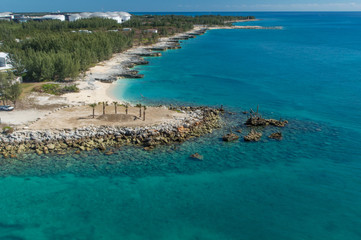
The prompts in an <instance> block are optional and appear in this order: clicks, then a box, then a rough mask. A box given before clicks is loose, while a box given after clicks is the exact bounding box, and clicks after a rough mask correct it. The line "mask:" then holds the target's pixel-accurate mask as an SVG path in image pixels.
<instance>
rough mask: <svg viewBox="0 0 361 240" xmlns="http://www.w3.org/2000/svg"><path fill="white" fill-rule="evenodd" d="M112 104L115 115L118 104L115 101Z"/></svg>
mask: <svg viewBox="0 0 361 240" xmlns="http://www.w3.org/2000/svg"><path fill="white" fill-rule="evenodd" d="M113 104H114V113H115V114H117V112H118V111H117V107H118V102H117V101H114V102H113Z"/></svg>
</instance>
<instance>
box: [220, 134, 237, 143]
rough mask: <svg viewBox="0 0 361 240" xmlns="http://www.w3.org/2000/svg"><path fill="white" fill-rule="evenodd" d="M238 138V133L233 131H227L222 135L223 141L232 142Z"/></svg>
mask: <svg viewBox="0 0 361 240" xmlns="http://www.w3.org/2000/svg"><path fill="white" fill-rule="evenodd" d="M238 139H239V137H238V135H237V134H234V133H228V134H226V135H224V136H223V137H222V140H223V141H225V142H233V141H236V140H238Z"/></svg>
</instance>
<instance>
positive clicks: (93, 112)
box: [93, 107, 95, 118]
mask: <svg viewBox="0 0 361 240" xmlns="http://www.w3.org/2000/svg"><path fill="white" fill-rule="evenodd" d="M93 118H95V107H93Z"/></svg>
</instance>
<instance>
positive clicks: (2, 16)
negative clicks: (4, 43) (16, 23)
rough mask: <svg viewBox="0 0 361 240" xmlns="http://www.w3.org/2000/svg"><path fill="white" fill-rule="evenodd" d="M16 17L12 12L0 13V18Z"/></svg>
mask: <svg viewBox="0 0 361 240" xmlns="http://www.w3.org/2000/svg"><path fill="white" fill-rule="evenodd" d="M13 18H14V16H13V15H12V13H11V12H2V13H0V20H5V21H10V20H12V19H13Z"/></svg>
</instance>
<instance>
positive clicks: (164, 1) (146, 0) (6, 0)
mask: <svg viewBox="0 0 361 240" xmlns="http://www.w3.org/2000/svg"><path fill="white" fill-rule="evenodd" d="M7 11H10V12H36V11H37V12H55V11H62V12H63V11H64V12H70V11H79V12H80V11H91V12H95V11H126V12H167V11H168V12H196V11H206V12H207V11H208V12H209V11H361V0H353V1H352V0H351V1H350V0H60V1H57V0H0V12H7Z"/></svg>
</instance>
